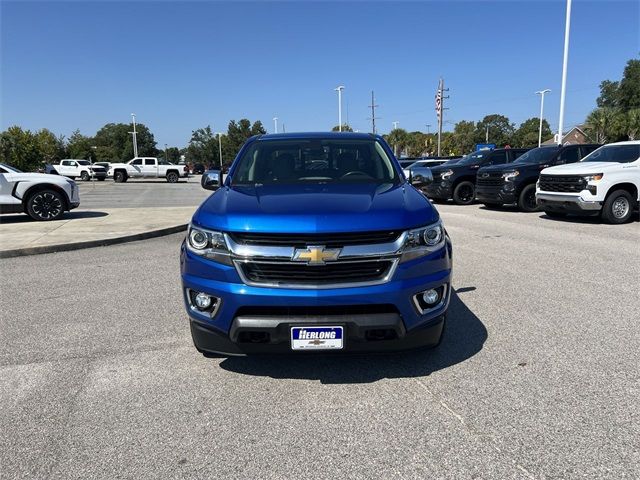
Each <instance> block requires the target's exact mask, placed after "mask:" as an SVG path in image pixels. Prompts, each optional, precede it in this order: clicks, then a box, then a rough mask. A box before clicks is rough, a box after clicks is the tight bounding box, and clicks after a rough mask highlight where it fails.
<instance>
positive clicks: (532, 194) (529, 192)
mask: <svg viewBox="0 0 640 480" xmlns="http://www.w3.org/2000/svg"><path fill="white" fill-rule="evenodd" d="M518 207H520V210H522V211H523V212H537V211H538V210H539V207H538V205H537V204H536V186H535V184H533V183H532V184H531V185H527V186H526V187H524V188H523V189H522V192H520V196H519V197H518Z"/></svg>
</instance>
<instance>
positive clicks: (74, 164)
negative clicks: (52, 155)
mask: <svg viewBox="0 0 640 480" xmlns="http://www.w3.org/2000/svg"><path fill="white" fill-rule="evenodd" d="M69 165H71V166H72V167H77V166H78V162H69Z"/></svg>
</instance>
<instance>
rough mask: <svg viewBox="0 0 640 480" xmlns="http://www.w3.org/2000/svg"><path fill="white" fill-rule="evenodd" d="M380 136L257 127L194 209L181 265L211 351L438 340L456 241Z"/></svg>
mask: <svg viewBox="0 0 640 480" xmlns="http://www.w3.org/2000/svg"><path fill="white" fill-rule="evenodd" d="M427 174H428V172H421V170H420V169H416V170H414V171H412V173H411V175H412V178H411V179H407V178H405V176H404V174H403V172H402V169H401V168H400V166H399V164H398V162H397V160H396V159H395V157H394V156H393V153H392V152H391V149H390V148H389V146H388V145H387V143H386V142H385V141H384V140H383V139H382V137H380V136H377V135H369V134H364V133H338V132H335V133H295V134H275V135H260V136H255V137H252V138H250V139H249V140H248V141H247V142H246V143H245V145H244V146H243V147H242V149H241V150H240V152H239V153H238V156H237V157H236V159H235V161H234V163H233V165H232V166H231V169H230V170H229V174H228V175H227V176H226V177H225V179H224V181H223V182H220V172H218V171H213V170H210V171H207V172H205V174H204V175H203V177H202V185H203V187H204V188H207V189H210V190H214V193H213V194H212V195H211V196H209V198H207V200H205V201H204V202H203V203H202V205H201V206H200V207H199V208H198V210H197V211H196V212H195V214H194V215H193V218H192V220H191V224H190V225H189V229H188V232H187V236H186V239H185V241H184V243H183V245H182V249H181V257H180V266H181V274H182V291H183V295H184V303H185V308H186V310H187V314H188V316H189V323H190V326H191V334H192V337H193V342H194V344H195V347H196V348H197V349H198V351H200V352H201V353H203V354H205V355H209V354H222V355H247V354H260V353H291V354H306V353H309V352H326V353H338V352H362V351H397V350H406V349H414V348H420V347H434V346H437V345H439V343H440V339H441V336H442V332H443V329H444V324H445V319H446V311H447V308H448V306H449V301H450V298H451V292H452V289H451V272H452V247H451V241H450V239H449V236H448V234H447V232H446V230H445V229H444V226H443V223H442V220H441V219H440V216H439V214H438V211H437V210H436V208H435V207H433V206H432V205H431V203H430V202H429V200H428V199H427V198H426V197H425V196H424V195H422V194H421V193H420V191H419V190H418V189H417V188H416V187H421V186H424V185H423V182H424V181H425V179H426V177H427V176H429V177H430V175H427Z"/></svg>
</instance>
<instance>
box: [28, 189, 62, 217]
mask: <svg viewBox="0 0 640 480" xmlns="http://www.w3.org/2000/svg"><path fill="white" fill-rule="evenodd" d="M64 206H65V199H64V197H63V196H62V195H61V194H60V193H58V192H56V191H55V190H40V191H39V192H36V193H34V194H33V195H31V196H30V197H29V199H28V200H27V213H28V214H29V216H30V217H31V218H33V219H34V220H41V221H49V220H58V219H60V218H61V217H62V215H63V214H64Z"/></svg>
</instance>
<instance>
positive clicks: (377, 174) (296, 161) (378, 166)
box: [231, 139, 400, 185]
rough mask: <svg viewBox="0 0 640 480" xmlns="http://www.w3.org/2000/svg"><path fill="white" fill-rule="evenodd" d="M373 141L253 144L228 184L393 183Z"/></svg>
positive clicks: (382, 153)
mask: <svg viewBox="0 0 640 480" xmlns="http://www.w3.org/2000/svg"><path fill="white" fill-rule="evenodd" d="M399 180H400V177H399V176H398V173H397V172H396V170H395V169H394V168H393V164H392V163H391V160H390V159H389V157H388V156H387V154H386V153H385V151H384V149H383V148H382V146H381V145H380V143H378V142H377V141H375V140H342V139H317V140H316V139H299V140H298V139H296V140H277V141H276V140H262V141H256V142H254V143H253V144H252V145H251V146H250V147H249V148H248V149H247V150H246V151H245V152H244V154H243V155H242V157H241V158H240V159H239V160H238V163H237V165H236V166H235V167H234V171H233V177H232V179H231V182H232V184H234V185H238V184H245V185H246V184H250V185H254V184H298V183H397V182H398V181H399Z"/></svg>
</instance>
